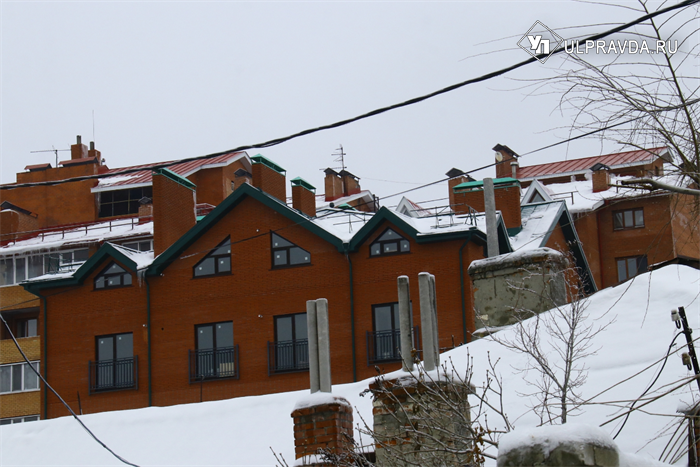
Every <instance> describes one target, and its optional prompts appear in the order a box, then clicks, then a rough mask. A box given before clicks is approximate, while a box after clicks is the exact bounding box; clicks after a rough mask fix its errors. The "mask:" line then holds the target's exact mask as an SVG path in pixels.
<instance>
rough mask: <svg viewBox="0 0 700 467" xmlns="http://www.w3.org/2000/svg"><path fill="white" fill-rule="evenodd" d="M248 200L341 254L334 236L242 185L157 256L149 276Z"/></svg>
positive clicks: (249, 186)
mask: <svg viewBox="0 0 700 467" xmlns="http://www.w3.org/2000/svg"><path fill="white" fill-rule="evenodd" d="M247 197H250V198H253V199H255V200H256V201H258V202H260V203H262V204H263V205H265V206H267V207H268V208H270V209H273V210H274V211H276V212H278V213H280V214H282V215H283V216H284V217H286V218H287V219H289V220H291V221H292V222H295V223H297V224H298V225H300V226H301V227H304V228H305V229H307V230H309V231H310V232H311V233H313V234H314V235H316V236H318V237H320V238H321V239H323V240H325V241H327V242H328V243H330V244H332V245H333V246H335V247H336V248H338V250H339V251H342V250H343V241H342V240H341V239H339V238H338V237H336V236H334V235H333V234H331V233H330V232H328V231H327V230H324V229H323V228H321V227H319V226H318V225H316V224H315V223H313V222H312V221H311V218H310V217H308V216H306V215H304V214H302V213H300V212H299V211H297V210H295V209H292V208H290V207H289V206H287V205H286V204H283V203H281V202H280V201H278V200H277V199H276V198H273V197H271V196H269V195H267V194H265V193H264V192H262V191H261V190H259V189H258V188H254V187H253V186H251V185H249V184H247V183H246V184H243V185H242V186H241V187H240V188H238V189H237V190H236V191H234V192H233V193H232V194H231V195H230V196H229V197H228V198H226V199H225V200H224V201H223V202H222V203H221V204H219V205H218V206H217V207H216V208H215V209H214V210H213V211H212V212H210V213H209V214H208V215H207V216H206V217H204V219H202V220H201V221H200V222H199V223H197V225H195V226H194V227H192V228H191V229H190V230H189V231H188V232H187V233H186V234H185V235H183V236H182V237H180V239H179V240H178V241H176V242H175V243H173V244H172V245H171V246H170V247H169V248H168V249H167V250H165V251H164V252H163V253H162V254H160V255H159V256H158V257H157V258H156V259H155V261H153V264H152V265H151V267H149V268H148V273H147V274H148V275H149V276H157V275H160V274H161V273H162V272H163V271H164V270H165V268H167V267H168V265H169V264H170V263H172V262H173V261H174V260H175V259H177V257H178V256H179V255H180V254H182V252H183V251H185V250H186V249H187V248H188V247H189V246H190V245H192V244H193V243H194V242H195V241H196V240H197V239H199V238H200V237H201V236H202V235H203V234H204V233H205V232H207V231H208V230H209V229H210V228H211V227H212V226H214V225H215V224H216V223H217V222H218V221H219V220H220V219H221V218H222V217H224V216H225V215H226V214H228V213H229V212H230V211H231V210H232V209H233V208H235V207H236V206H237V205H238V204H239V203H240V202H241V201H243V200H244V199H245V198H247Z"/></svg>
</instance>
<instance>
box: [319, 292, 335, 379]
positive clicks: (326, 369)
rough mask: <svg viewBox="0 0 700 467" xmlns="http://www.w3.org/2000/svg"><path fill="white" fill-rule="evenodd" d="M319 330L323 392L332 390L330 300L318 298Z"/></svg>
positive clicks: (320, 376) (320, 373) (320, 375)
mask: <svg viewBox="0 0 700 467" xmlns="http://www.w3.org/2000/svg"><path fill="white" fill-rule="evenodd" d="M316 326H317V332H318V373H319V385H320V390H321V392H331V344H330V336H329V333H328V300H326V299H325V298H319V299H318V300H316Z"/></svg>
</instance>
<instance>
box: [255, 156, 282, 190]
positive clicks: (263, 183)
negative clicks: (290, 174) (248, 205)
mask: <svg viewBox="0 0 700 467" xmlns="http://www.w3.org/2000/svg"><path fill="white" fill-rule="evenodd" d="M250 160H251V161H252V163H253V186H254V187H256V188H260V189H261V190H262V191H264V192H265V193H267V194H268V195H270V196H274V197H275V198H277V199H278V200H280V201H282V202H284V201H285V200H286V199H287V187H286V182H285V180H286V175H287V172H286V171H285V170H284V169H283V168H282V167H280V166H279V165H277V164H275V163H274V162H272V161H271V160H270V159H268V158H266V157H263V156H261V155H260V154H258V155H257V156H253V157H251V158H250Z"/></svg>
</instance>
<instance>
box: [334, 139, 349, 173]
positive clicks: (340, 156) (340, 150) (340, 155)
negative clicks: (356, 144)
mask: <svg viewBox="0 0 700 467" xmlns="http://www.w3.org/2000/svg"><path fill="white" fill-rule="evenodd" d="M336 151H337V152H334V153H333V154H331V156H337V157H336V158H335V159H333V162H340V168H341V169H343V170H345V156H346V155H347V154H345V152H344V151H343V145H342V144H341V145H340V147H339V148H337V149H336Z"/></svg>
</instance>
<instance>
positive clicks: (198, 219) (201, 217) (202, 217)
mask: <svg viewBox="0 0 700 467" xmlns="http://www.w3.org/2000/svg"><path fill="white" fill-rule="evenodd" d="M205 217H207V216H197V222H199V221H201V220H202V219H204V218H205Z"/></svg>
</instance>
